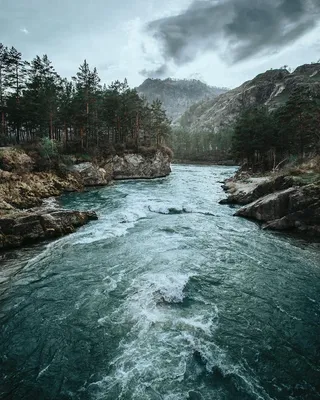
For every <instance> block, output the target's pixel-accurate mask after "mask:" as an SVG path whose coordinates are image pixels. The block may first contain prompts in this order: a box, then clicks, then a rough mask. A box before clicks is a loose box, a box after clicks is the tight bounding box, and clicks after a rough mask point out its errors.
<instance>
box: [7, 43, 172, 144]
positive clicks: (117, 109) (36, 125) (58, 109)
mask: <svg viewBox="0 0 320 400" xmlns="http://www.w3.org/2000/svg"><path fill="white" fill-rule="evenodd" d="M169 132H170V121H169V120H168V118H167V117H166V114H165V111H164V110H163V108H162V104H161V102H160V101H159V100H156V101H154V102H153V103H152V104H148V103H147V101H146V100H145V99H142V98H140V97H139V95H138V93H137V91H136V90H135V89H130V88H129V86H128V83H127V80H124V82H119V81H115V82H113V83H111V84H110V85H109V86H107V85H101V83H100V78H99V75H98V72H97V69H96V68H93V69H91V68H90V67H89V65H88V63H87V61H86V60H85V61H84V62H83V64H82V65H80V67H79V70H78V72H77V73H76V75H75V76H74V77H73V78H72V79H71V80H68V79H65V78H61V77H60V76H59V75H58V73H57V72H56V71H55V69H54V67H53V65H52V63H51V61H50V60H49V59H48V57H47V55H43V56H42V57H39V56H36V57H35V58H34V59H33V60H32V61H31V62H29V61H26V60H23V58H22V54H21V53H20V52H19V51H18V50H16V49H15V48H14V47H11V48H10V49H9V48H8V47H6V46H4V45H3V44H1V43H0V146H7V145H15V144H21V143H26V142H36V141H39V140H48V139H49V140H50V141H52V142H58V143H59V144H61V146H63V148H64V149H65V150H67V151H69V152H77V151H83V150H86V151H90V150H93V149H101V148H105V149H108V148H109V149H110V148H113V149H114V148H116V149H117V148H118V149H122V150H123V149H125V148H131V149H135V150H137V149H138V148H139V146H159V145H162V144H164V141H165V138H166V137H167V136H168V135H169Z"/></svg>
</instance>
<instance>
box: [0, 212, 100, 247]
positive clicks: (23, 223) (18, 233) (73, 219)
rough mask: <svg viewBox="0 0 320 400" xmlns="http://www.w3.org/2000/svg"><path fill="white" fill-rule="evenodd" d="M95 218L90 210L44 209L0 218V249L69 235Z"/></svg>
mask: <svg viewBox="0 0 320 400" xmlns="http://www.w3.org/2000/svg"><path fill="white" fill-rule="evenodd" d="M95 219H97V215H96V213H95V212H92V211H86V212H82V211H70V210H63V209H51V210H48V209H46V208H43V209H41V207H40V208H38V209H34V210H29V211H27V212H15V213H12V214H11V215H10V214H9V215H7V216H6V217H3V218H0V249H1V250H5V249H9V248H14V247H19V246H21V245H24V244H30V243H34V242H38V241H41V240H45V239H51V238H56V237H60V236H63V235H66V234H68V233H72V232H74V231H75V229H76V228H78V227H80V226H82V225H85V224H86V223H88V222H89V221H91V220H95Z"/></svg>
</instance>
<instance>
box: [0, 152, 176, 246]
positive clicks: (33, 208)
mask: <svg viewBox="0 0 320 400" xmlns="http://www.w3.org/2000/svg"><path fill="white" fill-rule="evenodd" d="M170 161H171V155H170V153H169V152H166V151H164V150H162V149H158V150H154V151H153V152H150V153H149V154H145V155H143V154H134V153H131V154H130V153H129V154H123V155H122V156H119V155H115V156H110V157H107V158H105V159H99V160H93V161H90V162H80V163H75V162H76V161H74V163H71V165H62V166H59V168H55V169H53V168H52V169H51V170H47V171H45V172H44V171H40V172H39V170H37V169H38V168H37V166H36V161H35V160H34V159H33V158H32V156H30V155H28V154H27V153H26V152H24V151H23V150H22V149H17V148H2V149H0V250H4V249H8V248H13V247H19V246H21V245H24V244H28V243H32V242H36V241H40V240H45V239H51V238H53V237H58V236H62V235H65V234H68V233H70V232H73V231H74V230H75V229H76V228H78V227H80V226H82V225H84V224H86V223H88V222H89V221H91V220H92V219H96V218H97V215H96V214H95V213H93V212H90V211H88V212H79V211H76V210H74V211H73V210H72V211H70V210H63V209H60V208H57V207H54V208H52V206H50V207H48V205H47V204H43V200H44V199H46V198H49V197H52V196H54V197H56V196H59V195H61V194H62V193H64V192H68V191H81V190H83V189H84V188H85V187H92V186H104V185H108V184H110V182H112V180H114V179H117V180H118V179H153V178H158V177H164V176H167V175H169V174H170V172H171V168H170Z"/></svg>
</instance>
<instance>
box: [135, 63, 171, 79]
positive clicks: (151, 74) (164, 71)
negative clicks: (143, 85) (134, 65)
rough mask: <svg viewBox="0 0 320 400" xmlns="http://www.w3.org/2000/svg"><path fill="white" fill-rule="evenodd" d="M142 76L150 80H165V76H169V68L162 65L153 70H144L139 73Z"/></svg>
mask: <svg viewBox="0 0 320 400" xmlns="http://www.w3.org/2000/svg"><path fill="white" fill-rule="evenodd" d="M139 73H140V75H142V76H146V77H148V78H163V77H164V76H167V75H168V74H169V67H168V66H167V65H166V64H162V65H160V67H158V68H156V69H153V70H147V69H143V70H141V71H139Z"/></svg>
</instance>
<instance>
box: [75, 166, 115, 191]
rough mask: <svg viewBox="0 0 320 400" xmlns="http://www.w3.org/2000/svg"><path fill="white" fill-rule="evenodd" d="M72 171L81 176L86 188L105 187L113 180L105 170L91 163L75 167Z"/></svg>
mask: <svg viewBox="0 0 320 400" xmlns="http://www.w3.org/2000/svg"><path fill="white" fill-rule="evenodd" d="M70 171H71V172H73V173H77V174H79V175H80V178H81V180H82V182H83V185H84V186H104V185H107V184H108V183H109V182H110V181H111V179H112V175H111V174H109V173H107V171H106V170H105V169H104V168H100V167H99V166H97V165H94V164H93V163H90V162H86V163H81V164H77V165H73V166H72V167H71V169H70Z"/></svg>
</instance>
